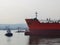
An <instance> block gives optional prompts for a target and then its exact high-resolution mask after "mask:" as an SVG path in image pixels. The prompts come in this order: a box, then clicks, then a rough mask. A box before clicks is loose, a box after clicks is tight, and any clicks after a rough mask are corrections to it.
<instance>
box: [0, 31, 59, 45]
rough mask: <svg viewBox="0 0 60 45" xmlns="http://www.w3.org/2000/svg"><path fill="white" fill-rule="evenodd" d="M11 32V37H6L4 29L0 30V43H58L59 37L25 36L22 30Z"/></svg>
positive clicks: (33, 44) (3, 44)
mask: <svg viewBox="0 0 60 45" xmlns="http://www.w3.org/2000/svg"><path fill="white" fill-rule="evenodd" d="M12 33H13V36H12V37H6V36H5V34H6V30H5V31H3V30H0V45H60V38H40V37H36V36H26V35H24V32H23V33H22V32H21V33H17V32H16V30H12Z"/></svg>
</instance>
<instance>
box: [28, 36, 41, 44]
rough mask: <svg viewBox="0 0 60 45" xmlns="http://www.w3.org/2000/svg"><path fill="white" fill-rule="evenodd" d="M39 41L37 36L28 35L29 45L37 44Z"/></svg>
mask: <svg viewBox="0 0 60 45" xmlns="http://www.w3.org/2000/svg"><path fill="white" fill-rule="evenodd" d="M39 42H40V37H39V36H30V37H29V45H38V44H39Z"/></svg>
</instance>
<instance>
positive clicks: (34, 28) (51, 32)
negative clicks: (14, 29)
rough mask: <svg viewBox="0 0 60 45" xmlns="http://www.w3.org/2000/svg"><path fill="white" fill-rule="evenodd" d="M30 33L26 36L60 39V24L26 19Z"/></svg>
mask: <svg viewBox="0 0 60 45" xmlns="http://www.w3.org/2000/svg"><path fill="white" fill-rule="evenodd" d="M26 23H27V26H28V28H29V32H26V33H25V34H26V35H30V36H41V37H60V23H49V22H48V23H41V22H39V20H38V19H26Z"/></svg>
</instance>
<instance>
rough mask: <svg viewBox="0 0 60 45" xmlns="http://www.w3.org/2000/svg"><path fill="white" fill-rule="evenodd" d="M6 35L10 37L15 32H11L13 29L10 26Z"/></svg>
mask: <svg viewBox="0 0 60 45" xmlns="http://www.w3.org/2000/svg"><path fill="white" fill-rule="evenodd" d="M5 35H6V36H8V37H11V36H13V34H12V33H11V30H10V29H9V28H8V30H7V33H6V34H5Z"/></svg>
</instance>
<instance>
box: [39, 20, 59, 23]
mask: <svg viewBox="0 0 60 45" xmlns="http://www.w3.org/2000/svg"><path fill="white" fill-rule="evenodd" d="M40 23H60V20H40Z"/></svg>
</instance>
